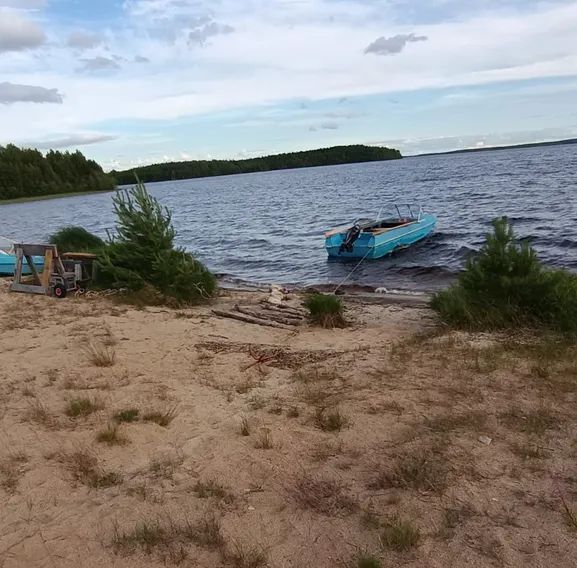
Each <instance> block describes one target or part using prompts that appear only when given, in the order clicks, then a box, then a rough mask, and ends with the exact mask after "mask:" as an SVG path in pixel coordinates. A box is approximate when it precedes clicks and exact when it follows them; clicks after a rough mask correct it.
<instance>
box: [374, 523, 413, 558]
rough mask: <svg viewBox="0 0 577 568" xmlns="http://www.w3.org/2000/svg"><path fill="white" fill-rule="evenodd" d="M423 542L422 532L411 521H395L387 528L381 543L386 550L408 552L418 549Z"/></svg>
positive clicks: (382, 535) (388, 524)
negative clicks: (420, 542) (421, 541)
mask: <svg viewBox="0 0 577 568" xmlns="http://www.w3.org/2000/svg"><path fill="white" fill-rule="evenodd" d="M420 540H421V532H420V531H419V529H418V528H417V527H415V525H414V524H413V523H412V522H411V521H409V520H403V519H393V520H392V521H389V522H388V523H387V525H386V526H385V528H384V530H383V533H382V534H381V542H382V543H383V546H385V547H386V548H391V549H392V550H396V551H397V552H406V551H407V550H410V549H411V548H414V547H416V546H417V545H418V544H419V541H420Z"/></svg>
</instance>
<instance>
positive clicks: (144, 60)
mask: <svg viewBox="0 0 577 568" xmlns="http://www.w3.org/2000/svg"><path fill="white" fill-rule="evenodd" d="M134 63H150V59H148V57H144V56H143V55H135V56H134Z"/></svg>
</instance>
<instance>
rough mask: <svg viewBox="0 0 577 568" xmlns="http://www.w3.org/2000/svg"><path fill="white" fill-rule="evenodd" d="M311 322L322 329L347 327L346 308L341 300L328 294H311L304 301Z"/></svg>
mask: <svg viewBox="0 0 577 568" xmlns="http://www.w3.org/2000/svg"><path fill="white" fill-rule="evenodd" d="M304 305H305V308H307V310H308V311H309V315H310V320H311V322H312V323H314V324H315V325H320V326H321V327H326V328H333V327H345V326H346V322H345V318H344V315H343V311H344V307H343V303H342V301H341V299H340V298H337V296H333V295H328V294H311V295H310V296H308V297H307V298H306V299H305V301H304Z"/></svg>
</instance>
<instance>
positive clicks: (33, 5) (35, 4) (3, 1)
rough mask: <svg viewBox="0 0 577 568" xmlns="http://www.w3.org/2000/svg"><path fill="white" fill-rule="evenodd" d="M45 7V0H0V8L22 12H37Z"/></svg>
mask: <svg viewBox="0 0 577 568" xmlns="http://www.w3.org/2000/svg"><path fill="white" fill-rule="evenodd" d="M45 5H46V0H0V7H2V6H6V7H8V8H20V9H22V10H37V9H39V8H43V7H44V6H45Z"/></svg>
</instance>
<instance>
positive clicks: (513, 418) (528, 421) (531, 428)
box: [501, 406, 559, 436]
mask: <svg viewBox="0 0 577 568" xmlns="http://www.w3.org/2000/svg"><path fill="white" fill-rule="evenodd" d="M501 420H503V422H504V423H505V424H506V425H507V426H508V427H509V428H512V429H515V430H518V431H519V432H524V433H525V434H535V435H536V436H542V435H543V434H545V433H546V432H547V431H548V430H554V429H557V428H559V418H558V417H557V416H556V415H555V414H554V413H553V412H552V411H551V410H550V409H549V408H546V407H544V406H541V407H539V408H537V409H536V410H530V411H528V412H524V411H522V410H521V409H519V408H515V407H514V408H511V409H509V410H508V411H507V412H505V413H503V414H501Z"/></svg>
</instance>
